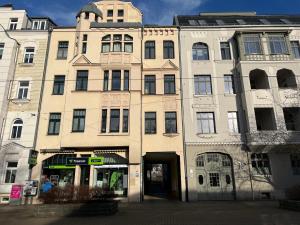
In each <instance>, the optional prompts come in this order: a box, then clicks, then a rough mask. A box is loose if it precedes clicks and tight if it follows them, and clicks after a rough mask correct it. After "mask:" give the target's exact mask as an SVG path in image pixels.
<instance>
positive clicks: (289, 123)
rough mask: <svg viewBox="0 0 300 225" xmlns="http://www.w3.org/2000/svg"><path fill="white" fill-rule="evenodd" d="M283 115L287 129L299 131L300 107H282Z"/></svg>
mask: <svg viewBox="0 0 300 225" xmlns="http://www.w3.org/2000/svg"><path fill="white" fill-rule="evenodd" d="M283 115H284V120H285V126H286V129H287V130H288V131H300V108H297V107H293V108H292V107H291V108H283Z"/></svg>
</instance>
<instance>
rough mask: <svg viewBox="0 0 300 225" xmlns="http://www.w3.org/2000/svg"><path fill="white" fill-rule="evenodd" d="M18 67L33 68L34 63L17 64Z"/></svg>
mask: <svg viewBox="0 0 300 225" xmlns="http://www.w3.org/2000/svg"><path fill="white" fill-rule="evenodd" d="M19 66H22V67H32V66H35V64H34V63H19Z"/></svg>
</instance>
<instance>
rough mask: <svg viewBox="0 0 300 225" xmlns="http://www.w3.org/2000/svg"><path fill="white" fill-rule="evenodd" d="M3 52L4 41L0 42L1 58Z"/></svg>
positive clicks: (0, 57)
mask: <svg viewBox="0 0 300 225" xmlns="http://www.w3.org/2000/svg"><path fill="white" fill-rule="evenodd" d="M3 52H4V43H0V59H2V58H3Z"/></svg>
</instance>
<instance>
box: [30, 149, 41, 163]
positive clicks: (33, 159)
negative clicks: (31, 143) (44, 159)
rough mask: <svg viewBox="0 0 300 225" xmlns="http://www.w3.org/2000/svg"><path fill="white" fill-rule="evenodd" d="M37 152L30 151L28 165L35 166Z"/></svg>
mask: <svg viewBox="0 0 300 225" xmlns="http://www.w3.org/2000/svg"><path fill="white" fill-rule="evenodd" d="M38 154H39V152H38V151H35V150H30V154H29V159H28V164H29V165H31V166H35V165H36V164H37V157H38Z"/></svg>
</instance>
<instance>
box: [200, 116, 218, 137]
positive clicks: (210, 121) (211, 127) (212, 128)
mask: <svg viewBox="0 0 300 225" xmlns="http://www.w3.org/2000/svg"><path fill="white" fill-rule="evenodd" d="M205 114H206V115H205ZM196 116H197V131H198V132H197V133H198V134H216V121H215V120H216V119H215V113H214V112H197V113H196ZM201 116H202V117H201ZM205 122H206V123H207V124H204V123H205ZM205 125H207V128H208V131H207V132H206V131H205V129H204V127H205Z"/></svg>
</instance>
